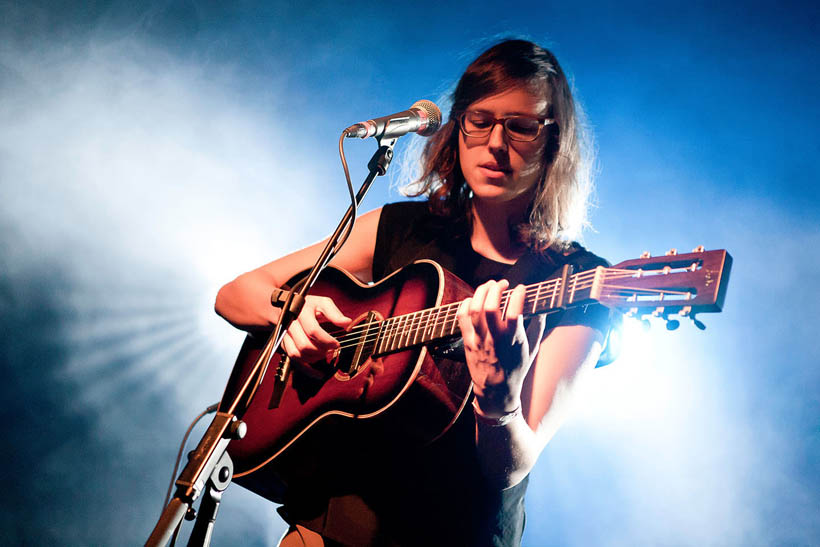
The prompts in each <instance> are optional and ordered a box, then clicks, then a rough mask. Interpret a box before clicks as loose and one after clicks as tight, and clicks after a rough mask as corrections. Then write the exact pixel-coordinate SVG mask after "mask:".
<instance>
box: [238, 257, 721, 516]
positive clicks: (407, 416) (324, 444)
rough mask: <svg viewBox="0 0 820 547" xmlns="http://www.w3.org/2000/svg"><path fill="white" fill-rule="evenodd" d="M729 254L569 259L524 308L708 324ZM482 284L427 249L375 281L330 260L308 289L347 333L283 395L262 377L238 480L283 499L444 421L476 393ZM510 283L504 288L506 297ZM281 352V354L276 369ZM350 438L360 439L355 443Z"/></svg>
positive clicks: (251, 342)
mask: <svg viewBox="0 0 820 547" xmlns="http://www.w3.org/2000/svg"><path fill="white" fill-rule="evenodd" d="M731 263H732V258H731V256H730V255H729V254H728V253H727V252H726V251H725V250H714V251H704V250H703V248H702V247H699V248H697V249H695V250H694V251H693V252H692V253H687V254H677V253H676V252H674V250H673V251H670V253H668V254H667V255H665V256H657V257H650V256H648V254H647V253H644V255H643V256H642V257H641V258H639V259H635V260H627V261H625V262H621V263H619V264H617V265H615V266H612V267H609V268H605V267H597V268H595V269H592V270H587V271H583V272H579V273H574V274H573V273H572V272H571V270H570V268H569V267H568V266H566V267H564V269H563V270H562V271H561V273H560V275H559V276H558V277H555V278H552V279H548V280H546V281H543V282H541V283H536V284H533V285H528V286H527V287H526V299H525V315H526V316H532V315H537V314H548V313H554V312H557V311H559V310H563V309H567V308H573V307H577V306H588V305H591V304H595V303H599V304H603V305H605V306H607V307H610V308H617V309H619V310H622V311H624V313H625V314H626V315H627V316H638V317H642V316H644V315H654V316H662V317H663V318H665V319H667V320H669V321H673V322H676V320H673V319H670V317H671V316H680V317H688V318H691V319H693V320H694V321H695V323H696V324H697V325H702V324H701V323H700V322H699V321H698V320H697V319H696V317H695V315H696V314H698V313H704V312H719V311H721V309H722V308H723V302H724V298H725V293H726V286H727V283H728V280H729V272H730V269H731ZM473 292H474V291H473V289H472V288H471V287H469V286H468V285H467V284H466V283H464V282H463V281H461V280H460V279H458V278H457V277H456V276H455V275H453V274H451V273H450V272H448V271H446V270H445V269H443V268H442V267H441V266H439V265H438V264H436V263H435V262H432V261H429V260H421V261H418V262H415V263H413V264H411V265H409V266H407V267H405V268H403V269H401V270H398V271H396V272H394V273H393V274H391V275H390V276H388V277H386V278H385V279H383V280H381V281H379V282H378V283H374V284H363V283H361V282H360V281H359V280H357V279H356V278H355V277H354V276H352V275H350V274H348V273H347V272H344V271H343V270H339V269H335V268H327V269H326V270H325V271H324V272H323V273H322V275H321V276H320V277H319V279H318V280H317V282H316V284H315V285H314V287H313V288H312V289H311V294H314V295H322V296H328V297H330V298H332V299H333V300H334V302H335V303H336V305H337V306H338V307H339V309H340V310H342V311H343V312H344V313H345V315H347V316H348V317H352V318H354V321H353V322H352V323H351V324H350V325H349V326H348V327H347V328H346V329H345V330H343V331H338V328H337V327H334V326H332V325H331V326H329V327H328V328H329V332H331V334H333V335H334V336H335V337H336V338H337V339H338V340H339V342H340V344H341V348H340V349H339V351H338V352H337V353H336V354H335V355H334V356H333V358H332V360H331V361H330V362H329V363H324V362H323V363H317V364H314V365H313V366H312V367H311V373H309V374H308V373H305V372H304V371H303V370H301V369H297V370H294V372H293V373H291V374H289V375H288V377H287V382H286V384H285V385H284V386H283V387H284V390H283V391H281V392H280V394H279V395H277V396H275V395H274V392H275V390H276V386H275V383H276V375H275V374H273V373H271V372H269V373H267V374H266V375H265V376H264V378H263V380H262V382H261V384H260V385H259V386H258V389H257V391H256V393H255V395H254V397H253V398H252V399H251V402H250V404H249V405H248V407H247V409H246V411H245V412H244V414H243V415H242V416H241V419H242V420H243V421H244V422H245V423H246V424H247V434H246V436H245V437H244V438H243V439H241V440H235V441H232V442H231V443H230V445H229V446H228V453H229V454H230V456H231V458H232V460H233V463H234V480H235V481H236V482H237V483H239V484H241V485H242V486H244V487H246V488H248V489H250V490H251V491H254V492H256V493H257V494H260V495H262V496H264V497H267V498H268V499H271V500H273V501H280V499H281V494H282V492H283V488H286V486H287V484H288V483H292V482H294V481H295V482H297V483H298V482H299V481H302V483H304V482H305V481H308V482H309V480H310V474H311V473H312V471H311V469H316V466H326V465H334V466H339V467H340V468H341V469H349V468H351V466H356V465H366V463H364V462H361V461H357V460H356V458H359V460H360V459H361V454H362V453H367V452H366V450H362V447H361V443H362V442H372V443H373V445H374V446H378V445H379V443H406V444H407V446H418V445H420V444H423V443H426V442H431V441H432V440H434V439H436V438H437V437H438V436H440V435H442V434H443V433H444V432H446V431H447V430H448V428H450V426H451V425H452V424H453V423H454V422H455V421H456V419H457V418H458V416H459V415H460V413H461V412H462V410H463V409H464V408H465V406H466V405H467V402H468V400H469V398H470V395H471V388H472V386H471V381H470V375H469V372H468V370H467V366H466V365H465V364H464V363H463V362H461V361H460V360H459V359H458V356H459V352H458V342H459V341H460V336H459V334H460V333H459V328H458V322H457V319H456V312H457V310H458V306H459V303H460V302H461V301H462V300H464V299H465V298H467V297H469V296H472V294H473ZM510 292H511V291H506V292H505V293H504V294H503V295H502V301H501V303H502V306H504V305H506V302H507V301H508V298H509V293H510ZM333 329H336V331H338V332H334V331H333ZM266 338H267V337H266V336H259V335H249V336H248V337H247V338H246V340H245V343H244V345H243V346H242V349H241V351H240V353H239V356H238V358H237V361H236V364H235V366H234V369H233V372H232V374H231V377H230V379H229V381H228V385H227V387H226V390H225V394H224V396H223V399H222V405H223V406H224V405H226V404H227V403H226V401H230V400H231V399H232V396H233V395H235V394H236V393H237V390H238V388H239V386H241V384H242V382H243V381H244V380H245V379H246V377H247V375H248V374H249V373H250V370H251V369H252V367H253V365H254V363H255V362H256V360H257V358H258V357H259V355H260V352H261V351H262V348H263V347H264V346H265V344H266V343H267V339H266ZM281 359H282V355H280V354H274V355H273V357H272V361H271V369H274V368H275V367H276V366H278V364H279V361H280V360H281ZM280 389H281V386H280ZM348 439H349V440H350V442H348V441H347V440H348ZM353 439H355V444H357V447H356V448H357V450H356V451H348V450H347V449H348V448H350V447H349V446H347V445H348V444H350V443H353V442H354V441H353ZM363 440H364V441H363ZM353 454H359V455H358V456H355V455H353ZM350 458H353V460H351V459H350Z"/></svg>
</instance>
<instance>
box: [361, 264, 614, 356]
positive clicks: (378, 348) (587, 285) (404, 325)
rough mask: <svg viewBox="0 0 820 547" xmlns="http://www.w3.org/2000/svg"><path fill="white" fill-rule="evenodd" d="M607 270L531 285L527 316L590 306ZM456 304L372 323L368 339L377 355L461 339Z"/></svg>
mask: <svg viewBox="0 0 820 547" xmlns="http://www.w3.org/2000/svg"><path fill="white" fill-rule="evenodd" d="M599 270H600V273H602V272H603V270H604V268H599V269H596V270H590V271H586V272H581V273H578V274H575V275H571V276H570V275H569V268H568V267H565V269H564V271H563V272H562V275H561V277H559V278H555V279H550V280H547V281H542V282H541V283H535V284H533V285H528V286H527V287H526V288H525V297H524V315H525V316H531V315H537V314H541V313H549V312H552V311H556V310H559V309H563V308H566V307H572V306H579V305H582V304H586V303H589V302H590V301H591V300H592V294H593V293H594V292H595V277H596V275H600V273H599ZM511 294H512V290H507V291H504V293H503V294H502V296H501V309H502V312H503V313H506V309H507V305H508V303H509V300H510V297H511ZM460 305H461V302H453V303H450V304H445V305H443V306H438V307H435V308H428V309H425V310H420V311H417V312H413V313H408V314H405V315H398V316H396V317H391V318H389V319H385V320H382V321H375V322H373V323H371V327H370V329H369V332H368V333H367V336H366V338H368V339H369V341H370V342H371V343H372V344H373V353H374V354H376V355H379V354H386V353H392V352H395V351H401V350H404V349H407V348H409V347H412V346H417V345H419V344H425V343H427V342H432V341H434V340H439V339H442V338H447V337H451V336H458V335H460V334H461V331H460V329H459V327H458V317H457V313H458V308H459V306H460Z"/></svg>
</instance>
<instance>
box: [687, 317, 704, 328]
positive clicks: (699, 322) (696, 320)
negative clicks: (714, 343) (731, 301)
mask: <svg viewBox="0 0 820 547" xmlns="http://www.w3.org/2000/svg"><path fill="white" fill-rule="evenodd" d="M689 318H690V319H691V320H692V322H693V323H694V324H695V326H696V327H697V328H699V329H700V330H706V325H704V324H703V321H701V320H700V319H698V318H697V317H695V314H694V313H693V314H692V315H690V316H689Z"/></svg>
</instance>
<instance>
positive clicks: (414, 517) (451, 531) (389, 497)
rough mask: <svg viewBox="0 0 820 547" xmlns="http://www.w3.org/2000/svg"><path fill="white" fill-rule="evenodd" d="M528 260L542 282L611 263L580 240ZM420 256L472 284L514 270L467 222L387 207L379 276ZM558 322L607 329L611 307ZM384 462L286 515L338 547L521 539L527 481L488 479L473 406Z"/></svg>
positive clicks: (377, 257)
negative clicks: (480, 249) (312, 507)
mask: <svg viewBox="0 0 820 547" xmlns="http://www.w3.org/2000/svg"><path fill="white" fill-rule="evenodd" d="M528 256H529V257H530V259H531V262H529V263H528V265H529V266H531V267H529V268H527V269H526V270H525V271H521V270H522V269H521V268H520V267H519V268H516V269H517V271H516V272H515V274H516V275H515V277H519V278H520V279H517V280H516V282H524V283H535V282H539V281H543V280H544V279H547V278H549V277H551V276H552V275H553V274H554V273H555V271H556V270H557V269H560V267H561V266H563V264H564V263H567V262H570V263H572V264H573V265H574V267H575V271H580V270H584V269H589V268H594V267H595V266H598V265H606V261H604V260H602V259H601V258H599V257H597V256H595V255H593V254H592V253H589V252H588V251H586V250H584V249H583V248H581V247H580V246H578V247H576V248H575V252H573V253H571V254H570V255H569V256H563V255H561V254H559V253H548V254H547V255H546V256H543V257H540V256H539V257H538V258H533V257H534V255H531V254H530V255H528ZM422 258H427V259H432V260H435V261H436V262H438V263H439V264H441V265H442V266H443V267H444V268H446V269H447V270H450V271H451V272H453V273H455V274H456V275H457V276H459V277H460V278H461V279H463V280H464V281H466V282H467V283H468V284H470V285H471V286H473V287H476V286H478V285H480V284H482V283H484V282H486V281H488V280H490V279H502V278H504V277H505V276H506V274H507V273H508V272H509V271H510V269H511V265H509V264H503V263H500V262H495V261H492V260H489V259H487V258H484V257H483V256H481V255H479V254H478V253H476V252H475V251H474V250H473V249H472V246H471V245H470V240H469V227H468V226H467V224H466V223H461V224H459V223H454V222H452V221H450V220H448V219H445V218H442V217H439V216H436V215H433V214H431V213H430V212H429V210H428V206H427V203H426V202H401V203H394V204H389V205H385V206H384V208H383V209H382V212H381V217H380V220H379V227H378V231H377V236H376V247H375V252H374V257H373V279H375V280H379V279H381V278H383V277H385V276H386V275H388V274H390V273H392V272H393V271H395V270H396V269H398V268H401V267H403V266H405V265H407V264H410V263H412V262H413V261H415V260H418V259H422ZM511 281H512V280H511ZM557 324H586V325H589V326H592V327H595V328H598V329H600V330H601V331H602V332H603V334H606V331H607V328H608V327H607V325H608V313H607V311H606V309H605V308H603V307H601V306H589V307H588V308H586V309H583V308H574V309H572V310H568V311H567V312H564V313H563V314H552V315H550V316H549V319H548V322H547V328H548V329H549V328H551V327H553V326H556V325H557ZM384 460H385V459H381V458H374V460H373V464H372V465H373V466H374V471H375V472H374V473H372V476H373V477H377V479H375V480H373V481H368V480H366V479H362V478H359V479H358V480H357V484H356V485H355V487H354V488H353V489H352V490H351V489H347V488H346V489H345V491H346V492H347V493H345V494H344V495H330V496H329V499H327V506H326V507H327V508H326V510H325V511H323V514H322V516H321V518H319V519H316V518H314V519H312V520H311V521H310V522H309V523H308V522H307V521H306V520H304V519H299V518H298V515H296V514H294V513H293V512H292V511H291V510H290V509H289V508H288V507H287V504H286V506H285V507H284V508H283V510H280V512H282V513H283V516H285V518H286V520H288V521H289V522H302V523H305V524H308V525H309V527H310V528H312V529H314V530H316V531H318V532H319V533H321V534H322V535H323V536H324V537H325V538H326V539H327V540H328V541H327V543H328V544H330V545H333V544H335V543H336V542H338V543H340V544H345V545H385V546H396V545H402V546H405V545H407V546H415V545H419V546H421V545H424V546H436V545H441V546H480V547H485V546H493V547H496V546H498V547H501V546H504V547H506V546H517V545H520V543H521V536H522V534H523V531H524V520H525V517H524V494H525V492H526V489H527V482H528V479H527V478H525V479H524V480H523V481H522V482H521V483H519V484H518V485H516V486H514V487H512V488H509V489H506V490H501V491H499V490H498V489H496V488H493V487H491V486H490V485H488V484H486V483H485V482H484V481H483V479H482V472H481V469H480V466H479V462H478V459H477V455H476V453H475V421H474V418H473V413H472V412H463V413H462V415H461V416H460V417H459V419H458V420H457V421H456V423H455V425H454V426H453V427H452V428H451V429H450V430H449V431H448V432H447V433H446V434H445V435H443V436H442V437H441V438H439V439H438V440H437V441H435V442H434V443H432V444H431V445H429V446H426V447H424V448H422V449H419V450H416V451H405V452H404V453H402V454H391V456H390V458H386V460H387V461H384ZM351 491H352V492H353V493H350V492H351ZM314 501H315V500H314ZM320 503H324V502H320Z"/></svg>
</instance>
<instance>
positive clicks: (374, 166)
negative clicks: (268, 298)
mask: <svg viewBox="0 0 820 547" xmlns="http://www.w3.org/2000/svg"><path fill="white" fill-rule="evenodd" d="M396 140H397V137H390V138H384V137H382V138H379V139H378V144H379V148H378V150H376V152H375V153H374V154H373V157H372V158H371V159H370V161H369V162H368V164H367V167H368V169H369V173H368V175H367V177H366V178H365V180H364V182H363V183H362V186H361V188H360V189H359V191H358V193H357V194H356V197H355V200H356V206H357V207H358V205H359V204H360V203H361V202H362V200H363V199H364V197H365V195H366V194H367V192H368V190H370V186H371V185H372V183H373V180H374V179H375V178H376V177H377V176H382V175H384V174H385V173H386V172H387V168H388V167H389V166H390V162H391V161H392V159H393V147H394V146H395V144H396ZM353 213H354V209H353V205H352V204H351V205H350V206H349V207H348V209H347V212H346V213H345V215H344V217H343V218H342V220H341V222H340V223H339V225H338V226H337V228H336V230H335V231H334V232H333V235H331V236H330V238H329V239H328V242H327V245H325V248H324V249H323V250H322V253H321V254H320V255H319V258H318V259H317V260H316V263H315V264H314V265H313V267H312V268H311V270H310V273H309V274H308V276H307V278H305V281H304V282H303V283H301V284H300V286H299V289H298V292H296V290H295V289H294V290H292V291H288V292H287V296H286V297H284V298H283V300H284V302H282V295H283V293H282V292H279V293H278V295H279V298H277V300H276V301H274V302H272V303H273V304H274V305H277V306H280V305H281V307H282V313H281V315H280V318H279V322H278V323H277V325H276V328H275V330H274V332H273V334H272V335H271V336H270V338H269V339H268V342H267V344H266V346H265V349H264V350H263V351H262V353H261V354H260V356H259V358H258V359H257V361H256V363H255V364H254V366H253V368H252V369H251V371H250V373H249V374H248V376H247V378H246V380H245V382H244V383H243V384H242V386H241V388H240V389H239V390H238V391H237V394H236V396H235V397H234V398H233V400H232V401H230V402H229V403H227V402H226V401H222V402H221V403H220V405H219V406H220V411H219V412H217V413H216V416H215V417H214V419H213V421H212V422H211V425H210V426H208V429H207V430H206V431H205V433H204V435H203V436H202V439H201V440H200V441H199V444H198V445H197V447H196V449H195V450H194V451H193V452H191V453H190V454H189V456H188V463H187V464H186V466H185V468H184V469H183V470H182V472H181V473H180V475H179V477H178V478H177V480H176V483H175V484H176V486H177V489H176V492H175V493H174V497H173V498H172V499H171V501H170V502H169V503H168V505H167V506H166V507H165V509H164V510H163V512H162V515H160V518H159V520H158V521H157V524H156V526H155V527H154V530H153V532H151V535H150V537H149V538H148V541H146V542H145V545H146V547H155V546H164V545H167V544H168V541H170V540H171V537H172V536H174V535H175V530H177V529H178V528H179V527H180V526H181V524H182V519H183V518H185V519H186V520H193V519H194V518H196V519H197V522H196V524H195V525H194V530H193V532H192V533H191V537H190V538H189V541H188V545H189V546H194V545H203V546H204V545H209V544H210V540H211V534H212V532H213V526H214V522H215V520H216V514H217V511H218V510H219V502H220V500H221V497H222V492H223V491H224V490H225V489H226V488H227V487H228V485H230V483H231V478H232V477H233V462H232V461H231V458H230V456H229V455H228V453H227V448H228V444H229V443H230V442H231V440H233V439H241V438H242V437H244V436H245V433H246V431H247V426H246V425H245V423H244V422H242V421H241V420H240V419H239V416H241V415H242V414H243V413H244V411H245V410H247V408H248V405H249V404H250V402H251V399H252V398H253V396H254V395H255V393H256V388H257V387H258V386H259V384H260V383H261V381H262V378H263V377H264V374H265V369H266V368H267V366H268V363H269V362H270V359H271V356H272V355H273V352H274V351H276V350H277V349H278V348H279V346H280V345H281V343H282V338H283V337H284V334H285V332H286V331H287V329H288V327H289V326H290V324H291V323H292V322H293V320H294V319H295V318H296V317H297V316H298V315H299V312H300V311H301V309H302V306H303V305H304V302H305V296H306V295H307V293H308V291H309V290H310V288H311V287H312V286H313V284H314V283H315V282H316V279H317V278H318V277H319V274H320V273H321V272H322V270H324V268H325V267H326V266H327V263H328V262H329V261H330V258H332V257H331V253H332V252H333V249H334V248H335V247H336V245H337V243H338V242H339V240H340V238H341V236H342V234H343V233H344V231H345V228H346V227H347V226H348V224H350V222H351V220H352V219H353ZM351 229H352V226H351ZM289 373H290V369H289V360H288V359H282V364H280V366H279V367H278V368H277V371H276V377H275V379H274V381H275V382H276V384H275V385H274V395H276V394H277V393H279V396H281V392H282V390H283V388H284V384H285V382H287V377H288V375H289ZM249 390H250V392H249ZM246 394H247V397H246ZM243 401H244V402H243ZM223 409H224V410H223ZM203 491H205V492H206V496H205V497H204V498H203V499H202V503H201V504H200V508H199V515H198V516H196V517H195V516H194V515H195V511H194V509H193V503H194V501H196V499H197V498H198V497H199V496H200V495H201V494H202V492H203Z"/></svg>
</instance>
